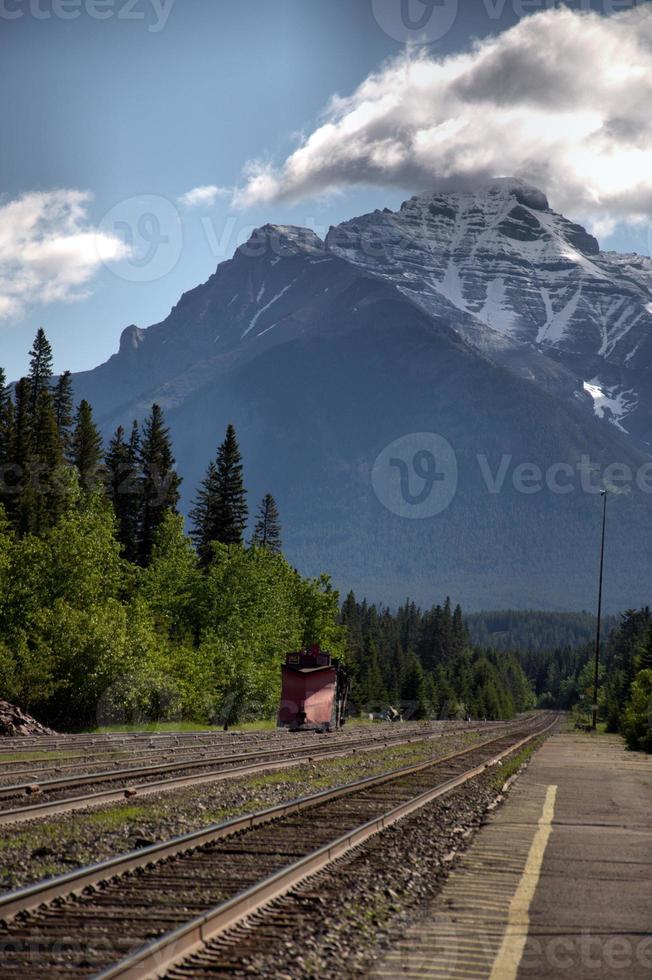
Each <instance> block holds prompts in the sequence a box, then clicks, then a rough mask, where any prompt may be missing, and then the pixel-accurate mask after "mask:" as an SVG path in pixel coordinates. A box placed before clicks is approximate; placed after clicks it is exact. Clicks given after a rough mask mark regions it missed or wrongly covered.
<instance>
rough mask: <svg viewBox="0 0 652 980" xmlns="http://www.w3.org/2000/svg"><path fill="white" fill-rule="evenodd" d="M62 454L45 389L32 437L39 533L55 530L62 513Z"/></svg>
mask: <svg viewBox="0 0 652 980" xmlns="http://www.w3.org/2000/svg"><path fill="white" fill-rule="evenodd" d="M62 467H63V451H62V446H61V438H60V436H59V430H58V428H57V422H56V418H55V414H54V404H53V399H52V395H51V394H50V392H49V391H48V390H47V389H46V388H44V389H42V390H41V392H40V394H39V398H38V402H37V404H36V413H35V416H34V424H33V436H32V457H31V465H30V470H31V482H32V485H33V487H34V493H35V501H34V507H35V511H34V521H33V530H34V531H35V532H36V533H37V534H42V533H43V532H44V531H46V530H47V529H48V528H50V527H54V525H55V524H56V523H57V521H58V519H59V517H60V516H61V514H62V512H63V506H64V500H65V484H64V485H62V482H61V476H62Z"/></svg>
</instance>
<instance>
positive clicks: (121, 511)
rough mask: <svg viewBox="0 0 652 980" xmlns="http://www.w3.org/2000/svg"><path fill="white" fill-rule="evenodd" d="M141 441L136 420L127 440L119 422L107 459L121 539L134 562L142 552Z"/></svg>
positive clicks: (108, 481)
mask: <svg viewBox="0 0 652 980" xmlns="http://www.w3.org/2000/svg"><path fill="white" fill-rule="evenodd" d="M139 441H140V439H139V431H138V423H137V422H134V423H133V427H132V431H131V437H130V438H129V440H128V441H127V440H126V439H125V431H124V429H123V427H122V426H121V425H120V426H118V428H117V429H116V432H115V435H114V436H113V438H112V439H111V442H110V443H109V448H108V451H107V454H106V456H105V459H104V462H105V465H106V490H107V495H108V497H109V500H110V501H111V503H112V504H113V510H114V511H115V516H116V521H117V535H118V540H119V541H120V543H121V545H122V549H123V554H124V557H125V558H126V559H127V560H128V561H131V562H137V561H138V558H139V554H140V551H139V549H140V503H141V499H142V483H141V480H140V476H139V471H138V448H139Z"/></svg>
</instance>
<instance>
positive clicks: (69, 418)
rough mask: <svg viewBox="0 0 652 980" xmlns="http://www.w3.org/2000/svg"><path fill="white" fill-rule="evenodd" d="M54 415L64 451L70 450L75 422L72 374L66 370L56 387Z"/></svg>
mask: <svg viewBox="0 0 652 980" xmlns="http://www.w3.org/2000/svg"><path fill="white" fill-rule="evenodd" d="M54 417H55V420H56V423H57V429H58V430H59V437H60V439H61V445H62V447H63V451H64V453H66V454H67V453H68V452H69V451H70V440H71V429H72V423H73V397H72V375H71V373H70V371H64V372H63V374H62V375H61V377H60V378H59V380H58V381H57V383H56V386H55V388H54Z"/></svg>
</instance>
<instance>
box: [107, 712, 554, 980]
mask: <svg viewBox="0 0 652 980" xmlns="http://www.w3.org/2000/svg"><path fill="white" fill-rule="evenodd" d="M556 723H557V718H555V719H554V720H553V721H552V722H550V724H549V725H547V726H546V727H545V728H544V729H542V730H539V731H536V732H533V733H531V734H529V735H527V736H525V737H524V738H522V739H520V740H519V741H518V742H516V743H515V744H514V745H512V746H509V747H508V748H507V749H505V750H503V751H502V752H499V753H498V754H497V755H495V756H494V757H492V758H491V759H489V760H487V761H485V762H482V763H480V764H479V765H477V766H474V767H472V768H471V769H469V770H467V771H466V772H464V773H462V774H460V775H458V776H454V777H453V778H452V779H449V780H447V781H446V782H444V783H441V784H440V785H439V786H436V787H433V788H432V789H428V790H426V791H425V792H422V793H419V794H418V795H416V796H414V797H412V798H411V799H410V800H407V801H405V802H403V803H400V804H399V805H398V806H395V807H393V808H392V809H391V810H389V811H387V812H386V813H384V814H382V816H380V817H376V818H374V819H372V820H370V821H368V822H366V823H364V824H362V825H361V826H359V827H356V828H355V829H354V830H352V831H348V832H347V833H346V834H343V835H342V836H340V837H338V838H336V839H335V840H333V841H331V842H329V843H328V844H326V845H324V846H323V847H320V848H319V849H318V850H316V851H313V852H312V853H311V854H308V855H306V856H305V857H302V858H299V860H297V861H294V862H293V863H292V864H289V865H287V867H285V868H283V869H281V870H280V871H277V872H275V873H274V874H272V875H270V876H269V877H267V878H265V879H263V880H262V881H260V882H257V883H256V884H255V885H253V886H251V887H250V888H247V889H246V890H245V891H243V892H241V893H240V894H239V895H236V896H234V897H233V898H231V899H229V900H228V901H226V902H221V903H220V904H219V905H216V906H215V907H214V908H212V909H210V910H209V911H208V912H205V913H204V914H203V915H200V916H197V917H196V918H195V919H193V920H192V921H190V922H188V923H186V924H185V925H183V926H181V927H179V928H177V929H175V930H174V931H172V932H169V933H167V934H166V935H164V936H161V937H160V938H159V939H157V940H155V941H154V942H151V943H148V944H147V945H146V946H144V947H142V948H141V949H140V950H137V951H136V952H135V953H133V954H132V955H130V956H127V957H125V958H124V959H123V960H121V961H120V962H119V963H116V964H114V965H113V966H110V967H109V968H108V969H105V970H102V971H101V972H100V973H98V974H96V975H95V977H94V978H93V980H148V978H155V977H161V976H162V975H163V973H164V972H165V971H167V970H168V969H169V968H170V967H172V966H175V965H178V964H180V963H181V962H182V961H184V960H186V959H188V957H190V956H192V955H193V954H194V953H197V952H199V951H200V950H201V949H202V948H203V947H204V946H206V944H207V943H208V942H210V941H211V940H213V939H215V938H216V937H217V936H218V935H220V934H221V933H224V932H226V931H227V930H228V929H232V928H233V927H234V926H236V925H238V924H239V923H241V922H242V921H243V920H244V919H246V918H247V917H248V916H250V915H252V914H253V913H255V912H258V911H260V910H261V909H262V908H263V907H264V906H266V905H268V904H269V903H270V902H272V901H274V899H276V898H279V897H280V896H281V895H283V894H285V893H286V892H288V891H289V890H290V889H292V888H294V887H296V886H297V885H298V884H300V883H301V882H302V881H304V880H305V879H306V878H310V877H312V876H313V875H315V874H317V873H318V872H320V871H322V870H323V869H324V868H325V867H327V866H328V865H329V864H332V863H333V862H334V861H336V860H338V859H339V858H341V857H343V856H344V855H345V854H347V853H348V852H349V851H351V850H353V849H354V848H356V847H359V846H360V845H361V844H363V843H364V842H365V841H367V840H368V839H369V838H370V837H372V836H374V835H375V834H377V833H380V831H382V830H385V829H386V828H387V827H390V826H391V825H392V824H394V823H396V822H397V821H399V820H401V819H403V818H404V817H406V816H408V815H409V814H411V813H413V812H414V811H415V810H418V809H420V808H421V807H423V806H425V805H426V804H428V803H430V802H432V801H433V800H436V799H438V798H439V797H441V796H444V795H446V794H447V793H450V792H452V791H453V790H455V789H457V788H459V787H460V786H463V785H464V784H465V783H467V782H470V781H471V780H472V779H475V778H477V777H478V776H480V775H482V773H484V772H486V770H487V769H489V768H491V767H492V766H495V765H497V764H498V763H499V762H501V761H502V760H503V759H505V758H507V756H509V755H512V754H513V753H514V752H517V751H518V750H519V749H521V748H523V747H524V746H525V745H527V744H528V743H529V742H532V741H534V740H535V739H537V738H540V737H541V736H542V735H544V734H546V733H547V732H548V731H550V730H551V729H552V728H553V727H554V726H555V725H556ZM502 737H503V738H504V737H505V736H502ZM492 741H498V739H494V740H492ZM485 744H490V743H485ZM476 748H477V746H476ZM460 754H465V753H460ZM440 761H441V760H440ZM417 768H418V767H417ZM395 778H397V777H395Z"/></svg>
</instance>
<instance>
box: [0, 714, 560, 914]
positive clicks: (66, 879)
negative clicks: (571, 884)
mask: <svg viewBox="0 0 652 980" xmlns="http://www.w3.org/2000/svg"><path fill="white" fill-rule="evenodd" d="M556 722H557V718H555V719H554V720H553V721H552V722H550V723H549V724H547V725H546V726H545V727H541V726H537V728H536V729H535V731H534V732H532V733H530V734H528V735H527V736H526V737H525V738H524V739H522V740H520V741H519V742H517V743H516V746H520V745H521V744H524V743H525V742H528V741H531V740H532V739H533V738H538V737H539V736H540V735H542V734H545V732H547V731H548V730H549V729H550V728H552V726H553V725H554V724H556ZM508 734H511V733H508ZM508 734H502V735H500V736H496V737H494V738H491V739H487V740H485V741H483V742H478V743H476V744H475V745H472V746H469V747H468V748H466V749H461V750H459V751H457V752H451V753H448V754H447V755H444V756H440V757H439V758H437V759H429V760H427V761H425V762H418V763H412V764H411V765H409V766H402V767H400V768H398V769H392V770H388V771H387V772H384V773H380V774H378V775H375V776H366V777H365V778H363V779H359V780H355V781H354V782H351V783H345V784H343V785H342V786H337V787H335V788H333V789H327V790H322V791H320V792H319V793H313V794H310V795H308V796H304V797H300V798H299V799H295V800H290V801H288V802H286V803H280V804H278V805H276V806H273V807H268V808H266V809H264V810H258V811H255V812H253V813H248V814H244V815H243V816H241V817H235V818H233V819H231V820H227V821H225V822H223V823H220V824H212V825H210V826H208V827H204V828H202V829H201V830H196V831H192V832H191V833H188V834H183V835H181V836H179V837H174V838H172V839H170V840H167V841H161V842H159V843H157V844H152V845H150V846H148V847H143V848H140V849H139V850H137V851H131V852H129V853H127V854H122V855H118V856H116V857H113V858H109V859H107V860H105V861H102V862H100V863H98V864H93V865H88V866H85V867H82V868H77V869H75V870H73V871H70V872H68V873H67V874H64V875H59V876H58V877H56V878H51V879H46V880H44V881H40V882H37V883H35V884H33V885H28V886H26V887H24V888H21V889H19V890H17V891H13V892H8V893H6V894H5V895H0V921H2V922H5V923H6V922H7V921H9V920H10V919H13V918H15V916H17V915H20V914H23V913H25V912H30V911H33V910H35V909H37V908H39V907H41V906H42V905H44V904H49V903H51V902H52V901H54V900H55V899H60V898H68V897H71V896H75V895H78V894H80V893H81V892H82V891H83V890H84V889H85V888H88V887H90V886H93V885H96V884H98V883H100V882H105V881H107V880H110V879H114V878H117V877H120V876H121V875H124V874H126V873H128V872H130V871H134V870H136V869H137V868H143V867H147V866H150V865H152V864H157V863H159V862H160V861H164V860H166V859H167V858H170V857H175V856H178V855H180V854H184V853H188V852H190V851H194V850H196V849H197V848H200V847H203V846H205V845H207V844H211V843H213V842H215V841H218V840H221V839H222V838H224V837H230V836H232V835H233V834H237V833H240V832H241V831H245V830H250V829H251V828H253V827H256V826H259V825H260V824H264V823H269V822H271V821H273V820H277V819H279V818H281V817H285V816H289V815H290V814H295V813H299V812H301V811H302V810H305V809H309V808H312V807H316V806H318V805H319V804H322V803H326V802H330V801H331V800H337V799H340V798H341V797H343V796H350V795H354V794H356V793H359V792H361V791H362V790H365V789H368V788H370V787H373V786H380V785H382V784H383V783H387V782H393V781H396V780H398V779H403V778H405V777H406V776H410V775H412V774H414V773H418V772H423V771H424V770H426V769H433V768H436V767H438V766H441V765H443V764H445V763H447V762H450V761H452V760H458V759H461V758H463V757H464V756H466V755H469V754H470V753H473V752H477V751H479V750H480V749H482V748H486V747H487V746H490V745H493V744H494V743H496V742H499V741H500V740H501V739H504V738H506V737H508ZM513 734H516V733H513ZM514 749H515V746H512V747H510V748H509V750H508V751H509V752H512V751H514ZM483 765H485V764H483Z"/></svg>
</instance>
